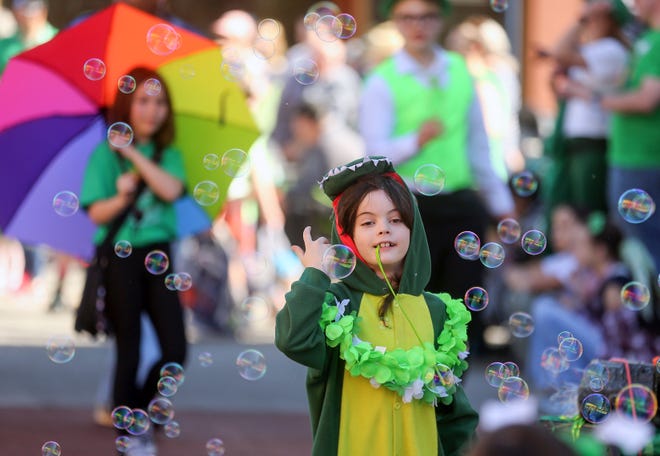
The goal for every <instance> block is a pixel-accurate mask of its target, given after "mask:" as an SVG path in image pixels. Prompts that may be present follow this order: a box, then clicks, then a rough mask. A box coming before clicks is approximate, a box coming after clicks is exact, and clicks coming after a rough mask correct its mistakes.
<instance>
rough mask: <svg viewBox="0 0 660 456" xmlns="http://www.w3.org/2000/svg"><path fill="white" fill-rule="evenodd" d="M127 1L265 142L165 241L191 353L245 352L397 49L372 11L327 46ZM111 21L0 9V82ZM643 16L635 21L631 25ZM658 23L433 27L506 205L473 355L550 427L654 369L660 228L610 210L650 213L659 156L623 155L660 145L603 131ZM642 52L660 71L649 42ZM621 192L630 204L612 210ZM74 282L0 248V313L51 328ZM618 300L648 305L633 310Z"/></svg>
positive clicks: (399, 42)
mask: <svg viewBox="0 0 660 456" xmlns="http://www.w3.org/2000/svg"><path fill="white" fill-rule="evenodd" d="M125 3H129V4H132V5H134V6H136V7H138V8H140V9H143V10H144V11H146V12H149V13H151V14H154V15H157V16H160V17H162V18H163V19H164V20H167V21H170V22H172V23H174V24H177V25H180V26H182V27H185V28H187V29H189V30H192V31H193V32H195V33H198V34H200V35H203V36H205V37H208V38H211V39H213V40H215V41H216V42H217V44H218V46H219V49H221V51H220V52H222V54H223V58H224V60H225V62H228V63H229V64H230V65H231V67H232V69H231V70H230V71H231V76H232V77H233V78H235V80H236V81H237V82H238V83H240V84H241V87H242V88H243V89H244V91H245V94H246V96H247V100H248V104H249V107H250V110H251V112H252V115H253V116H254V118H255V120H256V122H257V124H258V127H259V130H260V137H259V138H258V139H257V141H256V142H255V143H254V145H253V146H252V148H251V149H250V150H249V157H250V168H249V174H248V176H247V177H246V178H243V179H235V180H234V181H233V183H232V185H231V186H230V188H229V191H228V198H227V201H226V203H225V205H224V207H223V210H222V212H221V214H220V216H219V217H218V218H217V219H216V220H215V221H214V224H213V228H212V229H211V230H209V231H207V232H204V233H201V234H198V235H195V236H191V237H188V238H185V239H182V240H180V241H179V242H178V243H177V245H176V248H175V255H174V256H175V257H174V262H175V263H176V264H177V269H178V270H181V271H186V272H188V273H189V274H190V276H191V277H192V279H193V281H192V287H191V288H190V289H189V290H186V291H184V292H182V293H181V299H182V303H183V305H184V306H185V308H186V316H187V325H188V327H189V328H188V335H189V338H191V340H194V338H195V337H200V335H204V334H213V335H219V336H221V337H235V338H238V339H241V338H243V339H249V338H250V337H251V336H254V334H255V331H257V332H260V334H264V335H265V336H264V340H270V339H269V338H270V337H271V331H272V329H273V317H274V315H275V313H276V312H277V311H278V310H279V309H280V308H281V306H282V305H283V302H284V301H283V299H284V293H285V292H286V291H287V290H288V288H289V286H290V283H291V282H292V281H293V280H295V279H296V278H297V277H298V276H299V274H300V272H301V265H300V264H299V262H298V260H297V258H296V257H295V255H293V253H292V252H291V250H290V246H291V245H292V244H296V245H299V244H301V243H302V238H301V233H302V230H303V228H304V227H305V226H307V225H311V226H312V227H313V233H315V235H317V236H318V235H325V236H328V235H329V233H330V225H329V223H330V220H329V213H330V202H329V201H327V200H325V199H324V197H323V195H322V194H321V192H320V190H319V188H318V184H317V183H318V180H319V179H320V177H321V176H322V175H323V174H324V173H325V172H326V171H327V170H329V169H331V168H333V167H336V166H339V165H340V164H342V163H346V162H348V161H350V160H352V159H354V158H358V157H361V156H363V155H365V154H373V153H378V152H379V151H378V150H377V149H375V148H374V147H373V146H372V145H370V144H369V138H368V135H365V131H368V130H369V128H368V127H367V128H365V126H364V123H365V120H364V112H362V114H361V111H364V110H365V109H367V110H368V108H369V106H367V107H366V108H365V106H364V103H366V102H365V100H368V97H367V96H365V94H364V93H363V91H364V90H365V87H366V86H365V81H367V77H368V76H369V75H370V74H371V72H372V71H373V70H374V69H375V68H376V67H377V66H378V65H379V64H380V63H381V62H383V61H384V60H385V59H387V58H388V57H390V56H392V55H393V54H395V53H396V52H398V51H399V50H400V49H401V47H402V46H403V45H404V37H402V35H401V33H400V32H399V29H398V27H397V24H395V21H396V19H394V20H392V18H390V17H387V16H384V15H383V13H382V9H380V8H379V2H378V1H375V0H371V1H363V0H343V1H337V2H335V3H336V8H337V12H344V13H349V14H351V15H352V17H353V18H354V20H355V24H356V29H355V30H353V31H352V33H350V34H348V35H347V36H345V37H341V38H340V39H337V38H335V39H328V38H327V37H324V36H323V35H322V34H319V33H318V31H317V30H315V29H314V28H313V27H310V26H309V24H308V23H307V18H306V14H307V13H308V12H309V11H310V6H311V7H313V6H314V5H312V2H310V1H304V0H287V1H286V2H271V1H259V0H243V1H240V2H239V1H224V2H214V1H211V0H200V1H196V2H194V4H195V7H194V8H192V7H190V6H189V5H190V3H189V2H187V1H183V0H171V1H169V2H166V1H163V0H151V1H149V0H130V1H128V0H126V1H125ZM321 3H328V2H321ZM109 4H110V2H108V1H99V0H96V1H93V0H87V1H82V0H80V1H75V2H74V1H66V2H59V1H51V2H47V1H46V0H13V1H11V0H5V1H4V5H2V6H3V7H2V9H0V84H1V83H2V79H1V78H2V71H3V70H4V68H5V66H6V64H7V61H8V60H9V58H11V57H12V56H14V55H16V54H18V53H19V52H21V51H23V50H26V49H29V48H32V47H34V46H37V45H39V44H41V43H44V42H46V41H48V40H49V39H51V38H52V37H53V36H55V35H56V34H57V33H58V30H64V29H66V28H67V27H71V26H73V25H74V24H76V23H78V22H79V21H81V20H84V18H86V17H88V16H89V15H90V14H92V13H93V12H95V11H98V10H100V9H102V8H103V7H105V6H108V5H109ZM283 4H286V7H284V6H283ZM326 7H327V5H326ZM640 7H643V8H647V10H646V12H645V13H644V14H646V16H642V15H637V16H636V15H635V14H634V13H635V12H637V13H639V11H636V10H635V8H638V9H639V8H640ZM652 18H654V19H653V20H651V19H652ZM657 20H660V1H654V0H639V1H634V2H633V1H618V0H612V1H610V0H602V1H582V0H562V1H561V7H558V6H557V2H556V1H554V0H525V1H523V0H520V1H517V0H516V1H511V2H495V1H490V2H488V1H485V0H484V1H474V0H455V1H453V2H452V8H451V12H450V13H449V14H448V15H445V16H443V17H442V29H441V30H442V31H441V34H440V37H439V43H438V44H440V45H441V46H442V47H443V48H445V49H447V50H450V51H453V52H455V53H457V54H460V55H461V56H462V57H463V59H464V61H465V63H466V67H467V70H468V72H469V74H470V76H471V78H472V81H473V83H474V87H475V89H476V94H477V97H478V102H479V104H480V107H481V112H482V114H483V124H484V127H485V132H486V136H487V142H488V146H489V149H490V152H489V154H490V155H489V161H490V165H491V166H492V173H494V175H495V176H497V180H498V181H499V184H497V185H503V186H505V187H506V189H507V193H508V196H507V198H510V199H511V201H512V206H511V207H510V208H505V210H501V211H499V213H497V211H494V210H493V209H492V207H493V206H492V205H490V206H489V207H488V208H487V209H486V208H484V209H478V208H470V207H468V208H466V209H467V210H468V212H470V211H471V212H472V214H468V215H471V216H473V217H476V218H479V219H481V221H482V222H483V225H484V228H485V229H484V231H483V233H482V235H481V245H482V246H484V245H486V244H487V243H489V242H495V243H498V244H499V245H500V248H501V249H502V251H503V252H504V253H505V257H504V258H503V260H502V261H500V262H499V264H493V263H492V262H491V263H488V262H487V261H483V255H482V261H479V260H478V257H477V260H476V261H475V260H474V259H472V260H465V259H463V258H465V257H462V258H460V259H459V261H463V262H465V261H473V262H474V264H475V265H477V267H478V268H479V269H480V271H479V272H477V273H475V275H474V276H468V277H463V279H464V282H465V283H468V284H471V286H472V287H478V288H480V289H481V290H485V291H486V292H487V294H486V298H485V299H486V302H485V303H483V301H482V304H483V305H482V306H481V307H478V306H477V308H472V307H471V310H473V320H474V322H473V325H474V328H476V329H473V331H472V333H471V335H470V342H471V346H472V354H473V356H481V357H483V358H484V359H486V360H488V361H505V360H514V361H515V362H516V363H518V364H519V366H520V368H521V369H522V371H523V372H524V373H525V374H524V377H525V378H526V379H527V381H528V382H529V383H530V387H533V388H534V391H536V392H538V393H539V396H540V397H542V398H543V397H544V398H546V399H547V401H546V402H542V403H541V407H543V408H544V410H545V411H547V412H549V413H557V414H561V413H562V411H565V410H557V407H565V406H566V404H565V403H564V402H562V401H561V400H560V399H558V397H559V396H558V394H560V393H562V394H563V393H565V389H562V388H564V387H565V386H566V385H571V384H572V385H577V384H579V382H580V378H579V376H580V375H581V374H582V373H583V372H584V369H585V368H586V367H587V366H588V365H589V363H590V361H591V360H593V359H597V358H602V359H608V358H625V359H627V360H629V361H644V362H648V363H650V362H652V361H653V360H654V357H655V356H656V355H658V354H659V353H660V330H659V329H658V328H660V318H659V317H660V310H659V309H660V302H659V301H660V295H659V287H660V284H659V277H658V270H659V269H660V246H659V245H658V242H660V241H658V239H660V236H659V235H658V230H660V228H659V227H660V223H658V216H657V215H654V210H649V209H648V208H647V209H645V211H646V213H648V217H646V218H644V220H642V223H638V222H639V219H636V220H632V221H631V217H632V218H634V217H635V214H632V215H631V214H630V212H631V211H630V210H629V209H630V208H629V207H623V208H622V206H621V205H622V204H625V203H622V201H624V202H625V201H631V200H632V201H640V200H639V199H635V198H642V199H643V198H645V197H648V199H643V201H645V202H647V203H648V201H651V203H652V204H654V203H653V198H655V201H657V198H658V197H660V192H659V190H658V186H659V185H660V179H658V177H659V176H658V173H659V172H660V158H658V157H660V152H659V151H658V150H657V147H658V146H657V144H658V143H656V145H655V148H656V149H654V150H653V151H651V152H649V151H642V152H640V153H639V155H635V154H637V152H634V153H633V152H631V155H629V156H626V154H627V152H626V148H627V147H629V146H630V144H634V143H637V142H640V143H642V142H644V141H645V139H644V138H643V137H640V136H639V135H644V134H648V135H649V138H655V137H656V136H655V134H654V133H653V132H643V131H642V130H625V125H621V124H617V126H615V127H614V126H612V125H613V124H612V122H611V113H612V112H619V113H621V112H623V113H628V112H635V111H634V110H633V109H632V108H630V106H632V104H634V100H633V101H629V104H630V106H628V105H625V104H621V103H625V102H626V101H625V100H624V102H621V101H620V100H619V101H617V100H616V96H614V98H613V99H609V100H608V98H609V97H610V96H611V95H616V94H619V93H625V92H626V91H627V90H628V88H629V87H630V83H629V82H627V81H630V80H631V79H634V77H639V71H640V69H639V68H638V67H636V66H635V65H636V64H637V60H636V59H638V58H639V57H638V55H639V54H640V52H642V51H640V49H639V46H640V44H639V43H640V42H641V43H645V42H644V41H643V38H644V37H645V36H647V35H645V34H646V33H648V32H649V30H650V31H653V30H654V29H656V27H660V23H658V22H653V21H657ZM399 25H401V24H399ZM635 43H638V44H637V45H636V44H635ZM648 43H649V42H646V44H645V45H647V46H651V47H653V46H655V47H653V51H652V52H655V53H660V48H659V47H658V46H660V44H658V45H656V44H655V43H654V42H652V41H651V42H650V44H648ZM636 46H637V47H636ZM658 56H659V57H660V54H658ZM310 62H311V64H310ZM310 65H311V66H310ZM656 67H657V68H660V63H659V64H657V65H656ZM654 71H655V70H654ZM651 74H652V73H651ZM652 75H653V74H652ZM653 76H655V78H656V79H655V81H656V82H655V84H657V78H658V77H660V73H655V74H654V75H653ZM656 92H657V88H656V89H655V91H653V89H649V92H648V94H651V95H649V96H647V101H648V102H649V103H651V105H649V106H648V107H644V108H643V109H642V108H640V109H639V114H638V115H640V116H650V117H652V118H654V119H657V118H658V112H659V110H660V108H659V106H660V97H658V98H656V99H653V97H654V96H656V95H653V94H655V93H656ZM649 97H650V98H651V99H648V98H649ZM617 103H618V104H617ZM652 103H655V104H652ZM0 109H10V107H4V106H3V107H0ZM644 110H645V112H644ZM361 116H362V117H361ZM636 135H637V136H636ZM622 142H623V145H621V143H622ZM613 146H615V147H617V148H618V149H616V150H615V152H612V147H613ZM630 147H631V150H632V149H635V150H637V148H636V147H632V146H630ZM608 150H609V152H608ZM383 154H384V155H387V152H386V151H385V152H383ZM447 172H450V170H447ZM477 184H478V185H482V186H485V188H482V189H481V190H482V192H481V193H485V194H488V193H493V192H496V191H497V190H496V188H495V184H493V186H491V184H489V183H488V182H486V181H484V182H479V183H477ZM630 189H636V190H635V191H636V192H637V193H636V194H633V195H632V196H630V195H629V198H628V199H626V198H622V195H624V193H625V192H626V191H627V190H630ZM641 191H644V192H646V195H644V194H643V192H641ZM640 192H641V193H640ZM649 195H650V196H649ZM486 206H488V205H487V204H486ZM653 207H654V206H653ZM633 209H634V208H633ZM633 212H634V211H633ZM506 220H508V221H509V222H506ZM503 223H504V224H503ZM507 223H509V224H508V225H507ZM465 230H467V227H466V228H465ZM530 230H537V231H538V232H540V233H541V234H542V235H544V236H543V238H542V239H541V241H539V242H541V244H542V246H541V247H542V248H540V249H539V250H540V251H535V252H532V253H531V254H530V251H528V250H525V249H521V248H520V241H519V239H520V236H521V233H525V234H526V233H528V232H529V231H530ZM460 231H462V230H460V229H459V230H458V231H456V232H455V233H453V234H452V237H455V236H457V235H459V232H460ZM516 232H517V234H516ZM512 236H513V237H512ZM511 239H513V241H511ZM538 239H539V238H537V241H538ZM523 247H524V246H523ZM459 253H460V252H459ZM459 253H456V256H457V258H458V256H459ZM537 253H538V254H537ZM486 259H488V257H486ZM487 263H488V264H487ZM84 266H85V265H84V263H83V262H82V261H80V260H79V259H77V258H74V257H71V256H68V255H66V254H63V253H60V252H57V251H54V250H53V249H51V248H49V247H48V246H40V245H24V244H21V243H20V242H19V241H18V240H16V239H13V238H10V237H2V238H0V298H1V299H2V302H3V303H11V302H12V300H13V299H18V297H21V296H22V297H25V296H29V298H28V299H25V300H24V301H25V302H29V305H31V306H36V307H39V308H40V309H42V310H43V311H44V312H73V311H74V310H75V308H76V306H77V303H78V301H79V296H80V292H81V287H82V277H83V276H84ZM631 282H634V283H635V284H638V285H639V286H640V287H643V288H640V287H638V288H636V289H634V290H632V291H630V293H633V294H634V296H632V297H630V299H628V300H626V299H625V296H626V294H625V291H626V287H628V285H629V284H630V283H631ZM636 286H637V285H636ZM458 288H459V289H457V290H454V294H456V296H455V297H460V298H462V297H463V294H464V293H466V292H468V287H466V286H465V285H463V284H461V286H460V287H458ZM640 290H641V291H640ZM434 291H440V290H434ZM622 291H623V295H622ZM644 291H645V292H646V295H644ZM642 295H643V296H642ZM480 296H481V298H482V299H483V294H482V295H480ZM622 296H624V298H622ZM466 305H468V307H470V305H469V300H468V297H467V296H466ZM530 325H531V329H530ZM562 333H563V334H565V336H566V337H568V338H569V339H571V340H572V341H577V342H578V343H579V348H575V347H574V348H575V349H576V350H577V351H579V352H580V355H581V356H578V357H577V358H576V359H575V360H569V361H570V363H569V361H566V357H565V356H563V353H560V352H561V348H562V347H563V348H566V347H568V344H564V343H563V342H562V338H561V337H560V339H559V340H558V339H557V338H558V335H559V336H561V334H562ZM507 357H508V358H507ZM578 358H579V359H578ZM475 375H479V374H478V373H477V374H475ZM576 376H577V377H576ZM102 419H103V417H100V418H99V420H102Z"/></svg>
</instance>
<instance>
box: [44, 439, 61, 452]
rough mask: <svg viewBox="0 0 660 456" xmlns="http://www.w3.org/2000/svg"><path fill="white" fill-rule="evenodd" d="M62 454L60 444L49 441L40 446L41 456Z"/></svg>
mask: <svg viewBox="0 0 660 456" xmlns="http://www.w3.org/2000/svg"><path fill="white" fill-rule="evenodd" d="M61 454H62V447H60V444H59V443H57V442H55V441H53V440H50V441H48V442H46V443H44V444H43V445H42V446H41V456H60V455H61Z"/></svg>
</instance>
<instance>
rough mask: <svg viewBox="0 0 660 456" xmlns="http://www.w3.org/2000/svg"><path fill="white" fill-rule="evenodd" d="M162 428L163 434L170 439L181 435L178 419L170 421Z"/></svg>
mask: <svg viewBox="0 0 660 456" xmlns="http://www.w3.org/2000/svg"><path fill="white" fill-rule="evenodd" d="M163 430H164V431H165V435H166V436H167V437H169V438H170V439H175V438H177V437H178V436H180V435H181V426H180V425H179V423H178V421H174V420H172V421H170V422H169V423H167V424H166V425H165V426H164V427H163Z"/></svg>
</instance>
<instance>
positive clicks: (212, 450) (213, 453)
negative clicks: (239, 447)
mask: <svg viewBox="0 0 660 456" xmlns="http://www.w3.org/2000/svg"><path fill="white" fill-rule="evenodd" d="M206 454H207V455H208V456H223V455H224V454H225V444H224V442H223V441H222V440H221V439H219V438H217V437H216V438H213V439H210V440H209V441H208V442H206Z"/></svg>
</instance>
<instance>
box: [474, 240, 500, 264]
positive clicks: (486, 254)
mask: <svg viewBox="0 0 660 456" xmlns="http://www.w3.org/2000/svg"><path fill="white" fill-rule="evenodd" d="M505 257H506V255H505V253H504V247H502V246H501V245H500V244H498V243H497V242H487V243H486V244H484V245H483V247H481V250H479V259H480V260H481V264H483V265H484V266H486V267H487V268H491V269H493V268H497V267H499V266H501V265H502V263H504V258H505Z"/></svg>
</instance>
